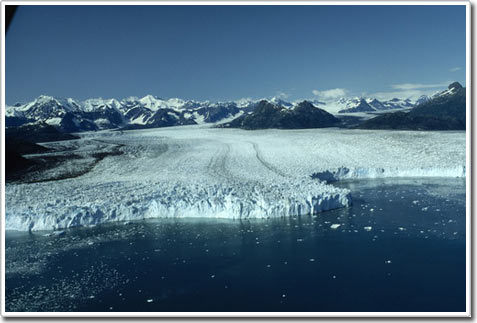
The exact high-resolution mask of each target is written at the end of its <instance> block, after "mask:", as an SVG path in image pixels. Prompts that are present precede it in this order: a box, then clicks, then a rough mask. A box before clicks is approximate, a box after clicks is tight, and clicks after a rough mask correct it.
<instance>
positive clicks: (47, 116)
mask: <svg viewBox="0 0 477 323" xmlns="http://www.w3.org/2000/svg"><path fill="white" fill-rule="evenodd" d="M281 103H283V104H285V102H281ZM256 104H257V101H253V100H240V101H237V102H210V101H205V102H198V101H193V100H182V99H178V98H172V99H161V98H159V97H156V96H152V95H147V96H145V97H143V98H137V97H129V98H126V99H123V100H121V101H118V100H116V99H107V100H105V99H101V98H99V99H88V100H85V101H75V100H73V99H58V98H54V97H51V96H44V95H42V96H40V97H38V98H37V99H35V100H34V101H32V102H29V103H26V104H15V105H14V106H7V108H6V125H7V127H12V126H20V125H22V124H26V123H46V124H48V125H53V126H55V127H57V128H58V129H60V130H62V131H64V132H79V131H88V130H101V129H112V128H119V127H126V128H129V129H131V128H152V127H166V126H176V125H186V124H197V123H215V122H220V121H222V120H225V119H230V118H234V117H237V116H239V115H242V114H243V113H246V112H250V111H252V110H253V109H254V107H255V105H256ZM287 104H288V105H291V104H290V103H287Z"/></svg>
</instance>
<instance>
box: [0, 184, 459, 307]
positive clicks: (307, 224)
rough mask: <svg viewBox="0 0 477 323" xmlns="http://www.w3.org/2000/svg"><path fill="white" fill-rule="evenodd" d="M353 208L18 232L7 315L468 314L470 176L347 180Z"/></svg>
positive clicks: (9, 254) (11, 247) (9, 268)
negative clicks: (467, 200)
mask: <svg viewBox="0 0 477 323" xmlns="http://www.w3.org/2000/svg"><path fill="white" fill-rule="evenodd" d="M335 185H337V186H341V187H347V188H350V189H351V190H352V194H353V206H352V207H349V208H346V209H339V210H334V211H329V212H324V213H321V214H318V215H316V216H302V217H289V218H278V219H253V220H226V219H210V218H209V219H207V218H196V219H172V218H169V219H151V220H143V221H137V222H132V223H115V224H105V225H101V226H97V227H93V228H75V229H70V230H66V231H64V232H63V233H61V234H59V235H52V236H51V235H50V236H48V234H49V232H35V233H33V234H28V233H18V232H7V233H6V239H5V246H6V248H5V255H6V264H5V277H6V290H5V292H6V296H5V298H6V299H5V303H6V310H7V311H12V312H16V311H29V312H31V311H33V312H36V311H60V312H62V311H77V312H82V311H94V312H96V311H100V312H121V311H128V312H147V311H153V312H163V311H168V312H171V311H179V312H188V311H198V312H201V311H233V312H242V311H246V312H253V311H260V312H268V311H272V312H282V311H284V312H290V311H303V312H306V311H312V312H321V311H326V312H333V311H338V312H346V311H367V312H368V311H371V312H375V311H376V312H381V311H385V312H386V311H393V312H400V311H418V312H426V311H432V312H434V311H435V312H440V311H445V312H447V311H465V296H466V295H465V291H466V279H465V273H466V259H465V251H466V241H465V228H466V223H465V180H463V179H442V178H435V179H429V178H427V179H386V180H360V181H347V182H346V181H345V182H340V183H335Z"/></svg>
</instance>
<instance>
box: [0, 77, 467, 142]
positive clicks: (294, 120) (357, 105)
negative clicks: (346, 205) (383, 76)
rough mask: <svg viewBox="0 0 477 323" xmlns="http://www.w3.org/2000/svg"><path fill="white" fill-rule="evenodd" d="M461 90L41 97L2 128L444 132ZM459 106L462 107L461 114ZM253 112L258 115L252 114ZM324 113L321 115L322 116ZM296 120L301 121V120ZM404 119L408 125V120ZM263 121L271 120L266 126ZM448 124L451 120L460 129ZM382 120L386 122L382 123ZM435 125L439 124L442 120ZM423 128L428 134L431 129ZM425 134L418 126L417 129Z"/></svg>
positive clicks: (10, 112)
mask: <svg viewBox="0 0 477 323" xmlns="http://www.w3.org/2000/svg"><path fill="white" fill-rule="evenodd" d="M462 89H463V88H462V86H461V85H460V84H459V83H457V82H456V83H453V84H451V85H450V86H449V88H448V89H447V90H445V91H442V92H437V93H435V94H434V95H432V96H421V97H420V98H419V99H418V100H416V101H412V100H410V99H398V98H394V99H391V100H378V99H377V98H369V97H355V98H339V99H335V100H328V101H320V100H310V101H303V102H288V101H286V100H283V99H281V98H272V99H268V100H252V99H242V100H238V101H228V102H210V101H195V100H183V99H179V98H172V99H162V98H159V97H157V96H153V95H146V96H145V97H142V98H137V97H129V98H125V99H122V100H117V99H101V98H99V99H88V100H84V101H77V100H73V99H71V98H68V99H62V98H55V97H52V96H46V95H41V96H39V97H38V98H36V99H35V100H33V101H31V102H28V103H25V104H20V103H17V104H15V105H13V106H7V107H6V110H5V126H6V128H7V130H9V131H7V132H12V131H13V129H14V128H18V129H17V131H14V132H16V133H20V132H21V131H22V130H21V129H22V128H25V127H28V129H29V130H28V131H30V130H31V129H32V127H40V128H44V129H46V130H47V131H46V132H47V133H48V134H49V136H48V137H45V139H48V140H50V139H49V138H50V137H52V135H51V134H52V133H53V132H54V129H56V130H57V131H58V132H59V133H75V132H82V131H95V130H103V129H141V128H156V127H169V126H180V125H190V124H203V123H211V124H216V123H218V124H224V126H228V127H237V126H239V127H244V128H250V129H256V128H266V127H271V126H275V127H278V128H286V127H289V128H303V127H317V126H318V127H321V126H329V125H336V124H338V122H337V121H336V120H335V119H336V118H335V117H338V118H339V119H341V120H342V121H343V122H344V123H343V125H344V124H345V123H346V121H345V120H346V118H349V117H350V116H359V115H363V113H364V114H367V115H368V117H369V116H370V115H374V114H378V117H375V118H373V119H370V120H368V121H367V122H365V123H364V124H363V126H364V127H371V128H372V127H378V128H379V127H381V126H382V127H389V128H391V129H394V128H393V127H398V129H401V128H402V129H407V128H406V124H407V123H414V124H422V122H424V121H422V120H421V119H422V118H424V117H427V119H429V117H433V118H434V117H436V118H441V119H442V118H444V117H445V118H447V119H448V120H447V121H448V122H449V124H450V126H449V127H450V128H451V129H455V128H459V127H461V124H462V122H463V123H464V124H465V90H462ZM462 91H463V92H462ZM456 93H458V94H459V95H458V96H457V97H459V99H456V98H457V97H456V96H455V94H456ZM462 97H463V99H462ZM449 100H450V102H449V103H448V102H447V101H449ZM267 102H268V103H269V104H268V105H267V104H266V103H267ZM439 102H440V103H439ZM436 105H437V106H438V107H437V108H436V109H434V108H433V107H434V106H436ZM462 106H464V107H463V108H462ZM258 107H260V110H259V111H258V113H255V112H256V110H257V108H258ZM312 107H313V108H312ZM272 108H273V109H272ZM449 109H450V110H449ZM254 111H255V112H254ZM388 111H401V112H400V114H393V115H390V114H389V113H386V112H388ZM277 112H279V113H277ZM325 112H327V113H326V114H325ZM307 114H309V115H307ZM449 114H452V116H449ZM457 114H458V115H459V116H458V118H457V117H456V115H457ZM302 115H307V116H305V117H303V116H302ZM318 115H319V116H320V118H318ZM399 115H401V116H405V118H407V120H404V119H402V118H403V117H398V116H399ZM333 116H334V117H333ZM331 117H333V118H331ZM410 117H413V118H414V119H413V120H410ZM260 118H264V119H263V121H264V123H263V124H260V122H259V120H260ZM267 118H268V119H270V118H271V119H270V120H271V121H270V120H268V119H267ZM307 118H308V119H307ZM452 118H454V119H455V118H457V119H456V120H458V121H459V122H460V126H458V125H457V124H456V120H453V119H452ZM318 119H320V120H318ZM355 119H356V120H360V119H357V118H355ZM398 119H399V120H398ZM451 119H452V120H451ZM232 120H233V121H232ZM384 120H387V121H386V122H384ZM429 120H430V119H429ZM462 120H464V121H462ZM272 121H273V122H272ZM434 121H435V120H434ZM360 122H361V121H360ZM429 122H430V121H429ZM439 122H440V123H442V120H441V121H439ZM397 123H403V126H398V125H397ZM19 127H20V128H19ZM429 127H430V129H434V125H430V126H429ZM441 127H444V126H443V125H442V126H441ZM53 128H54V129H53ZM427 128H428V127H427V126H424V128H423V129H427ZM444 128H445V127H444ZM25 129H27V128H25ZM53 137H54V136H53Z"/></svg>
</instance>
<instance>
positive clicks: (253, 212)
mask: <svg viewBox="0 0 477 323" xmlns="http://www.w3.org/2000/svg"><path fill="white" fill-rule="evenodd" d="M81 136H82V139H79V140H76V141H69V142H65V141H62V142H56V143H55V142H52V143H45V144H44V145H45V146H48V147H50V148H61V149H63V150H68V149H70V150H74V151H75V152H76V151H77V152H81V153H84V154H87V150H94V149H95V148H94V146H92V145H96V144H97V145H98V147H101V149H107V148H104V147H105V145H106V146H107V145H111V146H114V147H120V148H119V149H120V150H121V152H122V154H121V155H116V156H109V157H106V158H104V159H102V160H101V161H100V162H99V163H98V164H97V165H95V166H94V167H93V168H92V169H91V170H90V171H89V172H87V173H85V174H84V175H81V176H79V177H76V178H70V179H63V180H56V181H51V182H38V183H7V184H6V187H5V205H6V210H5V222H4V223H5V227H6V229H7V230H21V231H27V230H52V229H63V228H68V227H73V226H90V225H95V224H99V223H104V222H111V221H131V220H137V219H144V218H152V217H217V218H219V217H223V218H235V219H239V218H248V217H250V218H267V217H278V216H290V215H308V214H314V213H319V212H321V211H325V210H330V209H334V208H340V207H345V206H348V205H349V204H350V203H351V193H350V191H349V190H346V189H342V188H338V187H335V186H333V185H331V184H328V183H327V181H332V180H341V179H347V178H369V177H394V176H453V177H454V176H457V177H464V176H465V167H464V165H465V132H447V133H445V132H412V131H407V132H402V131H370V130H349V129H331V128H327V129H311V130H257V131H243V130H239V129H218V128H210V127H208V126H204V125H195V126H181V127H171V128H158V129H147V130H134V131H123V132H116V131H101V132H91V133H83V134H81ZM86 147H87V149H86ZM56 153H57V154H58V152H56ZM60 170H61V169H52V170H49V172H52V173H54V172H55V171H60ZM320 174H327V176H328V178H323V177H322V176H321V175H320ZM312 175H313V176H312ZM313 177H314V178H313ZM126 223H127V222H126ZM365 229H366V228H365Z"/></svg>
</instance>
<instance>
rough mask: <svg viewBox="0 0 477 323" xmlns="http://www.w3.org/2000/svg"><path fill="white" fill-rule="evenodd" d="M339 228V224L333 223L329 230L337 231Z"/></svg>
mask: <svg viewBox="0 0 477 323" xmlns="http://www.w3.org/2000/svg"><path fill="white" fill-rule="evenodd" d="M340 226H341V224H339V223H335V224H332V225H331V226H330V228H331V229H338V228H339V227H340Z"/></svg>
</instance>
